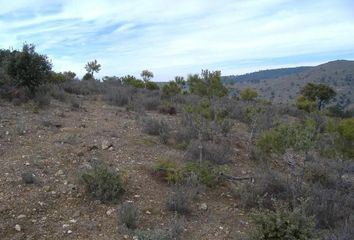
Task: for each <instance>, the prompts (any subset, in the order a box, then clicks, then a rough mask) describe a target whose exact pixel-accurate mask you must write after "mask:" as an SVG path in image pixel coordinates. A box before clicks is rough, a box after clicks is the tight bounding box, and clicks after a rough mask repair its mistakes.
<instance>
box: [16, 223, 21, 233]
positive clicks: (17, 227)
mask: <svg viewBox="0 0 354 240" xmlns="http://www.w3.org/2000/svg"><path fill="white" fill-rule="evenodd" d="M15 230H16V231H17V232H21V226H20V225H18V224H16V225H15Z"/></svg>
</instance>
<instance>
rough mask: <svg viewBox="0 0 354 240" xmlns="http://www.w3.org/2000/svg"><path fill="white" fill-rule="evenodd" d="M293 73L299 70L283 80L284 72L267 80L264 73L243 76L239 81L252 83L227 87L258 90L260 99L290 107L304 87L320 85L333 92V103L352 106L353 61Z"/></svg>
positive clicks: (240, 83)
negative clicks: (286, 104)
mask: <svg viewBox="0 0 354 240" xmlns="http://www.w3.org/2000/svg"><path fill="white" fill-rule="evenodd" d="M295 69H297V70H298V72H297V73H293V74H290V75H282V76H280V75H281V73H282V72H284V71H283V70H282V69H275V70H272V73H274V74H275V75H278V76H279V77H274V78H268V77H267V75H266V74H265V75H262V74H260V73H261V72H263V71H260V72H256V73H251V74H248V75H243V76H240V77H239V79H244V78H247V77H246V76H248V77H250V78H253V81H236V82H235V83H234V84H229V85H228V86H229V87H230V88H235V89H238V90H240V89H243V88H244V87H247V86H250V87H252V88H255V89H257V90H258V92H259V94H260V96H261V97H263V98H266V99H270V100H272V101H274V102H278V103H293V102H294V101H295V100H296V98H297V96H298V95H299V91H300V89H301V87H302V86H304V85H305V84H306V83H309V82H315V83H322V84H326V85H329V86H331V87H333V88H334V89H335V90H336V92H337V96H336V98H335V102H337V103H339V104H341V105H345V106H349V105H352V104H353V102H354V94H353V91H354V61H345V60H338V61H333V62H328V63H325V64H321V65H319V66H316V67H305V68H294V69H293V71H295ZM300 70H303V71H300ZM268 71H269V70H268ZM265 72H267V71H265ZM285 72H286V71H285ZM257 76H258V77H259V78H257ZM255 80H256V81H255Z"/></svg>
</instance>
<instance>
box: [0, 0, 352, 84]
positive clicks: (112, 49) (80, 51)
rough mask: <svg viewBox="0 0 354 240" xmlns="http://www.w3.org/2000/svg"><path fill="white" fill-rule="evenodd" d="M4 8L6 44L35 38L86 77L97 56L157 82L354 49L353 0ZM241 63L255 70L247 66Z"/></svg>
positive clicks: (39, 0) (108, 1)
mask: <svg viewBox="0 0 354 240" xmlns="http://www.w3.org/2000/svg"><path fill="white" fill-rule="evenodd" d="M0 5H1V6H5V7H4V8H2V9H1V10H0V47H3V48H7V47H9V46H14V47H20V46H21V44H22V43H23V42H24V41H27V42H33V43H35V44H36V45H37V47H38V49H39V51H41V52H44V53H47V54H48V55H49V56H50V57H51V58H52V59H53V63H54V67H55V69H56V70H60V71H62V70H68V69H70V70H74V71H76V72H78V73H79V74H80V75H82V74H83V72H84V68H83V66H84V64H85V63H86V62H87V61H89V60H92V59H94V58H96V59H97V60H98V61H99V62H101V63H102V66H103V67H102V71H101V75H123V74H127V73H129V74H137V73H138V72H139V71H140V70H142V69H145V68H149V69H151V70H153V71H154V72H155V76H157V80H166V79H165V78H167V79H168V78H172V77H173V76H174V75H176V74H187V73H188V72H199V71H200V69H201V68H204V67H208V68H212V69H220V70H222V71H223V72H224V73H238V72H243V71H244V70H245V69H247V70H258V69H259V68H264V67H266V68H271V67H276V66H285V65H286V66H288V65H291V64H302V63H309V62H310V63H313V62H318V61H319V60H320V57H319V58H318V60H315V58H314V57H312V58H311V59H308V57H306V56H315V55H318V56H321V60H334V59H330V58H332V57H337V58H341V57H342V55H340V53H346V54H347V55H348V54H354V44H353V42H352V39H353V38H354V16H353V14H352V12H351V11H352V10H351V9H352V8H350V7H354V6H353V5H354V4H353V3H352V2H351V1H350V0H313V1H305V0H299V1H296V0H247V1H246V0H237V1H236V0H219V1H213V0H180V1H178V2H177V1H173V2H171V1H165V0H150V1H143V0H120V1H116V0H90V1H88V0H85V1H84V0H76V1H71V0H65V1H44V0H35V1H31V2H30V1H18V0H13V1H11V3H8V2H7V1H6V4H5V2H4V1H2V0H0ZM336 53H337V55H336ZM326 54H327V55H326ZM299 55H303V56H304V59H303V60H302V61H300V60H299V59H298V58H299V57H298V56H299ZM347 55H345V56H347ZM326 56H327V58H326ZM352 58H354V56H352ZM272 59H283V60H284V61H285V62H282V63H274V62H272V61H270V60H272ZM267 61H269V63H268V64H267ZM241 62H243V63H247V62H249V63H252V64H250V65H252V66H244V65H242V66H238V65H237V64H240V63H241ZM233 64H234V65H233Z"/></svg>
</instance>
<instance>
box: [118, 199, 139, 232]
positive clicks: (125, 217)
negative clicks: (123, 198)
mask: <svg viewBox="0 0 354 240" xmlns="http://www.w3.org/2000/svg"><path fill="white" fill-rule="evenodd" d="M118 219H119V221H120V223H121V224H124V225H125V226H126V227H127V228H129V229H135V228H136V227H137V226H138V209H137V208H136V207H135V206H134V204H133V203H132V202H124V203H123V204H122V206H121V207H120V209H119V212H118Z"/></svg>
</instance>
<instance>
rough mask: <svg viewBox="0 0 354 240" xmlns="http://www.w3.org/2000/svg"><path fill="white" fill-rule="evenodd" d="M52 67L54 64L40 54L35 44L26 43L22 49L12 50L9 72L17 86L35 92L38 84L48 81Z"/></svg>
mask: <svg viewBox="0 0 354 240" xmlns="http://www.w3.org/2000/svg"><path fill="white" fill-rule="evenodd" d="M51 69H52V64H51V62H50V61H49V60H48V58H47V56H45V55H40V54H38V53H37V52H36V51H35V46H34V45H33V44H24V45H23V48H22V51H13V52H11V57H10V58H9V59H8V66H7V74H8V75H9V76H10V77H11V78H12V79H13V80H14V81H15V83H16V84H15V85H16V86H23V87H27V88H28V89H29V90H30V91H31V92H32V93H34V92H35V90H36V88H37V87H38V86H40V85H42V84H44V83H45V82H46V81H47V79H48V76H49V75H50V72H51Z"/></svg>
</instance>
